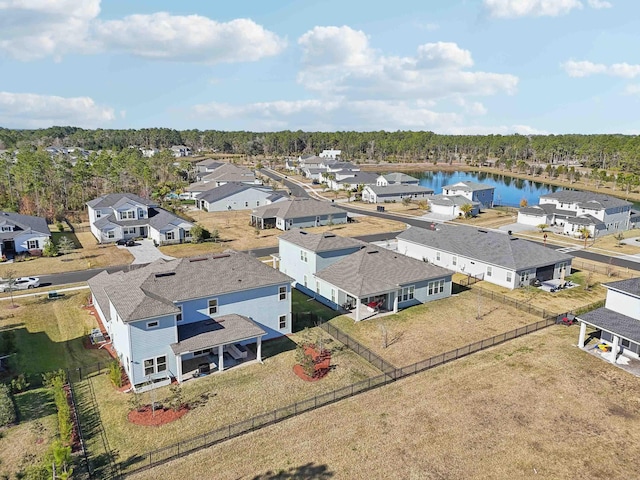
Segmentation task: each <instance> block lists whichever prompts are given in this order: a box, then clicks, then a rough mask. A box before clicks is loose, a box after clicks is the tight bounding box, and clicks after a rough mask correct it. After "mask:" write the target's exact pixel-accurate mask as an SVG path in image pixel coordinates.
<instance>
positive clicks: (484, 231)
mask: <svg viewBox="0 0 640 480" xmlns="http://www.w3.org/2000/svg"><path fill="white" fill-rule="evenodd" d="M478 232H480V233H487V231H486V230H480V229H478Z"/></svg>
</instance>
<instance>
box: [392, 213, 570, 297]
mask: <svg viewBox="0 0 640 480" xmlns="http://www.w3.org/2000/svg"><path fill="white" fill-rule="evenodd" d="M397 239H398V252H400V253H402V254H404V255H407V256H409V257H412V258H416V259H419V260H423V261H425V262H429V263H432V264H434V265H438V266H441V267H444V268H448V269H450V270H453V271H455V272H459V273H464V274H466V275H471V276H473V277H477V278H481V279H484V280H485V281H487V282H491V283H495V284H496V285H500V286H502V287H506V288H510V289H514V288H518V287H523V286H528V285H530V284H531V283H532V281H533V280H534V279H538V280H539V281H541V282H543V281H547V280H551V279H560V278H563V276H564V275H569V274H570V273H571V260H572V257H571V255H567V254H566V253H561V252H558V251H557V250H554V249H552V248H546V247H544V246H542V245H539V244H537V243H533V242H529V241H527V240H522V239H520V238H516V237H513V236H511V235H508V234H507V233H504V232H500V231H495V230H485V229H482V228H476V227H469V226H458V225H451V224H431V225H429V228H418V227H411V228H408V229H407V230H405V231H404V232H402V233H400V235H398V237H397Z"/></svg>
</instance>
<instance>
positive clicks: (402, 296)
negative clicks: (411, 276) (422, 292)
mask: <svg viewBox="0 0 640 480" xmlns="http://www.w3.org/2000/svg"><path fill="white" fill-rule="evenodd" d="M414 293H415V287H414V286H413V285H411V286H409V287H404V288H402V289H401V290H398V301H400V302H406V301H408V300H413V295H414Z"/></svg>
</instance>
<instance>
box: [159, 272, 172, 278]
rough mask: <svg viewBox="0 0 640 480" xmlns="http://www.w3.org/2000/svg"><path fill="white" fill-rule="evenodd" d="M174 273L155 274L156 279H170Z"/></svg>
mask: <svg viewBox="0 0 640 480" xmlns="http://www.w3.org/2000/svg"><path fill="white" fill-rule="evenodd" d="M175 274H176V272H162V273H156V278H162V277H172V276H173V275H175Z"/></svg>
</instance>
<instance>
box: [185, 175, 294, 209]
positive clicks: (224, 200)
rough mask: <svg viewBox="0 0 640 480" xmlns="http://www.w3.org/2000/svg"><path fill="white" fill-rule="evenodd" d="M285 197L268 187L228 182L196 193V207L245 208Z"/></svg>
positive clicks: (277, 200) (278, 200)
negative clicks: (198, 193)
mask: <svg viewBox="0 0 640 480" xmlns="http://www.w3.org/2000/svg"><path fill="white" fill-rule="evenodd" d="M286 199H287V197H285V196H284V195H281V194H279V193H276V192H274V191H273V190H272V189H271V188H269V187H263V186H261V185H247V184H246V183H235V182H230V183H225V184H224V185H221V186H219V187H215V188H212V189H211V190H207V191H206V192H203V193H201V194H200V195H198V198H196V208H199V209H200V210H204V211H205V212H226V211H229V210H247V209H252V208H257V207H260V206H263V205H270V204H272V203H275V202H280V201H283V200H286Z"/></svg>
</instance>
